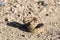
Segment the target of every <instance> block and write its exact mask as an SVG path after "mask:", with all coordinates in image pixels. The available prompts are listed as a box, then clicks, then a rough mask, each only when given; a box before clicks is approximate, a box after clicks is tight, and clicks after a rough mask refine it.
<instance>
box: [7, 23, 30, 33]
mask: <svg viewBox="0 0 60 40" xmlns="http://www.w3.org/2000/svg"><path fill="white" fill-rule="evenodd" d="M7 25H8V26H11V27H14V28H18V29H20V30H23V31H26V32H29V29H28V26H29V25H30V23H26V24H20V23H18V22H8V23H7Z"/></svg>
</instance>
